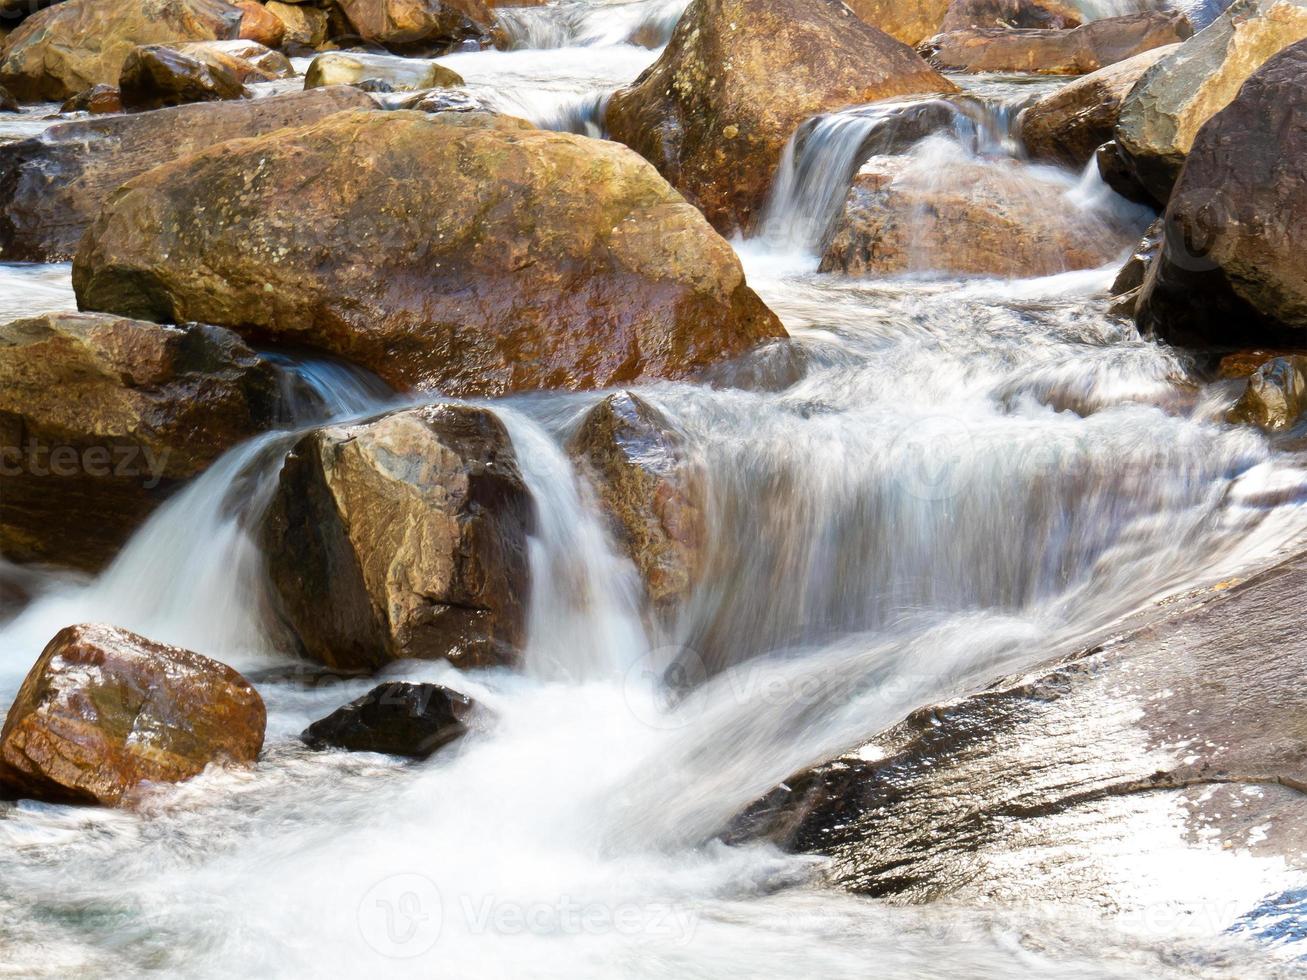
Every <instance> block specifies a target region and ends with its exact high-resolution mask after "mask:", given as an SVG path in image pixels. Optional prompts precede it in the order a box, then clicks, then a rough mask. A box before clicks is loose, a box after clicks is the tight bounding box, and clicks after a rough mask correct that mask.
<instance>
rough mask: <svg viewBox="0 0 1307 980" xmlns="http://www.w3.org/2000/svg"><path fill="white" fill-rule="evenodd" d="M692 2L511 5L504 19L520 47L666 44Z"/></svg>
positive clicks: (654, 0)
mask: <svg viewBox="0 0 1307 980" xmlns="http://www.w3.org/2000/svg"><path fill="white" fill-rule="evenodd" d="M687 5H688V0H634V2H629V3H601V4H590V3H579V2H574V0H564V2H562V3H557V4H550V5H548V6H543V7H509V8H506V9H503V10H500V11H499V23H500V25H501V26H502V27H503V29H504V32H505V33H506V34H507V35H508V37H509V40H510V42H511V43H512V45H513V47H515V48H537V49H538V48H570V47H598V46H608V45H617V44H638V45H640V46H642V47H645V48H661V47H662V46H663V45H665V44H666V43H667V41H668V39H669V38H670V37H671V36H672V30H673V29H674V28H675V27H676V22H677V21H678V20H680V19H681V14H683V13H684V12H685V8H686V6H687Z"/></svg>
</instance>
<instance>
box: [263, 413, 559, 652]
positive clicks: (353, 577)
mask: <svg viewBox="0 0 1307 980" xmlns="http://www.w3.org/2000/svg"><path fill="white" fill-rule="evenodd" d="M533 515H534V510H533V505H532V501H531V495H530V493H529V491H528V490H527V488H526V485H525V483H524V482H523V480H522V475H521V473H520V472H519V470H518V467H517V460H516V457H515V456H514V454H513V446H512V442H511V441H510V439H509V437H508V432H507V430H505V428H504V426H503V424H502V423H501V422H500V421H499V420H498V419H497V418H496V417H495V416H494V415H493V414H492V413H491V412H489V411H487V410H486V409H483V408H471V407H464V406H456V405H438V406H435V407H431V408H422V409H416V410H412V411H405V412H400V413H397V414H394V415H389V416H386V417H384V418H381V419H378V420H376V421H373V422H367V423H363V424H360V425H351V426H337V427H330V428H325V429H320V430H318V431H316V432H313V433H310V434H309V435H307V436H305V437H304V438H303V439H301V440H300V442H299V443H298V444H297V445H296V446H295V448H294V450H293V451H292V452H291V454H290V456H289V457H287V459H286V463H285V466H284V467H283V468H282V472H281V479H280V483H279V487H278V490H277V493H276V496H275V497H274V499H273V503H272V507H271V510H270V511H269V514H268V517H267V520H266V524H265V527H264V531H263V539H264V546H265V547H264V550H265V553H266V554H267V555H268V556H269V567H270V572H271V575H272V581H273V583H274V585H275V587H276V590H277V595H278V596H279V605H280V609H281V612H282V615H283V617H284V619H285V620H286V622H287V624H288V625H289V626H290V627H291V629H292V630H293V631H294V633H295V634H296V635H297V636H298V637H299V639H300V642H301V643H302V645H303V648H304V652H305V653H307V654H308V655H309V656H310V657H313V658H314V659H316V660H320V661H321V662H322V663H325V664H327V665H329V666H331V667H337V668H352V669H359V668H362V669H375V668H378V667H381V666H384V665H385V664H387V663H389V662H390V661H392V660H398V659H403V658H416V659H425V660H434V659H441V658H443V659H447V660H449V661H451V662H453V663H454V664H457V665H458V666H464V667H483V666H490V665H495V664H505V663H513V662H515V660H516V658H517V655H518V652H519V650H520V649H521V646H522V643H523V640H524V634H525V629H526V608H527V599H528V587H529V567H528V559H527V534H528V533H529V531H530V530H531V526H532V522H533Z"/></svg>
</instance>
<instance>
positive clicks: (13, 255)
mask: <svg viewBox="0 0 1307 980" xmlns="http://www.w3.org/2000/svg"><path fill="white" fill-rule="evenodd" d="M374 105H375V103H373V101H372V100H371V98H370V97H369V96H367V95H365V94H364V93H362V92H358V91H354V90H352V89H343V88H337V89H332V90H330V91H321V92H304V93H292V94H290V95H282V96H274V97H270V98H265V99H258V100H243V101H240V102H231V103H204V104H197V105H189V106H179V107H176V108H171V109H162V110H159V111H157V112H145V113H138V114H133V115H128V116H116V117H112V118H110V117H105V118H100V119H87V120H78V121H75V122H69V123H63V124H61V125H58V126H52V127H50V128H49V129H47V130H46V131H45V132H44V133H42V134H41V135H40V136H37V137H34V138H32V139H28V140H21V141H19V142H15V143H8V144H4V145H0V260H3V261H6V262H14V261H31V262H57V261H64V260H66V259H70V258H72V256H73V253H74V252H75V251H76V250H77V243H78V241H80V239H81V237H82V235H83V234H84V233H85V231H86V229H87V227H88V226H89V225H90V223H91V220H92V219H93V218H94V217H95V215H96V214H98V213H99V211H100V209H101V207H102V206H103V205H104V202H105V201H106V199H108V198H109V196H110V195H111V194H112V193H113V192H114V191H115V190H116V189H117V188H118V187H120V186H121V185H122V184H124V183H125V182H127V181H128V180H130V179H131V178H133V177H135V176H137V175H138V174H142V173H144V172H146V171H147V170H151V169H153V168H154V167H157V166H159V165H160V164H162V163H167V162H168V161H170V160H175V159H177V158H178V157H182V156H185V155H187V154H189V153H194V152H197V151H199V150H203V149H206V148H208V147H210V146H214V145H215V144H218V143H222V142H224V141H226V140H231V139H237V138H241V137H246V136H258V135H260V134H262V133H268V132H272V131H273V130H277V129H282V128H284V127H286V126H292V125H296V124H300V125H303V124H305V123H309V122H313V121H315V120H318V119H322V118H325V117H326V116H329V115H332V114H334V113H337V112H341V111H344V110H346V109H363V108H369V107H372V106H374Z"/></svg>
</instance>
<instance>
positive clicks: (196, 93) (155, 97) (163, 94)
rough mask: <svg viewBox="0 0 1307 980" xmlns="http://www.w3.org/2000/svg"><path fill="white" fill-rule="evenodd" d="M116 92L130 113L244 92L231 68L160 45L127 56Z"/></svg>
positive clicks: (216, 99) (236, 96) (239, 96)
mask: <svg viewBox="0 0 1307 980" xmlns="http://www.w3.org/2000/svg"><path fill="white" fill-rule="evenodd" d="M118 92H119V97H120V98H121V99H122V104H123V108H125V109H127V110H128V111H131V112H140V111H142V110H146V109H163V108H166V107H168V106H177V105H186V104H188V103H191V102H221V101H223V100H225V99H243V98H245V94H246V93H245V86H244V85H242V84H241V81H240V79H239V78H237V77H236V74H235V72H233V71H232V70H231V69H230V68H228V67H226V66H225V65H218V64H211V63H210V62H208V61H204V60H201V59H200V58H197V57H194V56H192V55H190V54H187V53H186V52H183V51H179V50H177V49H175V48H170V47H168V46H167V45H163V44H153V45H146V46H142V47H139V48H136V49H134V50H133V51H132V52H131V54H129V55H128V56H127V60H126V61H124V62H123V70H122V75H121V76H120V77H119V79H118Z"/></svg>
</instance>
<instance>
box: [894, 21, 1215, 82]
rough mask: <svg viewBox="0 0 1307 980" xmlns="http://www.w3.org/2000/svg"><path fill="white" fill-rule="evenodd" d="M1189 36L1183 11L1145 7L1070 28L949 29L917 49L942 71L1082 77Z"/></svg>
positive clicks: (1191, 31)
mask: <svg viewBox="0 0 1307 980" xmlns="http://www.w3.org/2000/svg"><path fill="white" fill-rule="evenodd" d="M1192 35H1193V27H1192V26H1191V25H1190V23H1189V21H1188V19H1187V18H1186V17H1185V16H1184V15H1183V14H1179V13H1175V12H1172V11H1149V12H1147V13H1142V14H1131V15H1129V16H1127V17H1108V18H1105V19H1103V20H1094V21H1090V22H1089V23H1088V24H1085V25H1084V26H1083V27H1077V28H1075V29H1074V30H1070V31H1049V30H1007V29H1005V28H1001V27H997V28H979V29H970V30H965V31H952V32H950V33H948V34H940V35H937V36H936V37H933V38H931V39H930V40H928V41H925V42H923V43H922V44H921V46H920V47H919V48H918V50H919V51H920V52H921V55H922V57H924V58H926V60H928V61H929V62H930V63H931V64H932V65H934V66H935V67H936V68H938V69H940V70H942V71H964V72H1002V71H1028V72H1039V73H1042V74H1046V75H1084V74H1088V73H1089V72H1094V71H1098V70H1099V69H1100V68H1106V67H1107V66H1108V65H1114V64H1116V63H1117V62H1119V61H1125V60H1127V59H1129V58H1133V57H1134V56H1135V55H1138V54H1142V53H1143V52H1145V51H1149V50H1152V49H1153V48H1160V47H1164V46H1165V45H1168V44H1176V43H1178V42H1180V41H1184V40H1186V39H1187V38H1189V37H1190V36H1192Z"/></svg>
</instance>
